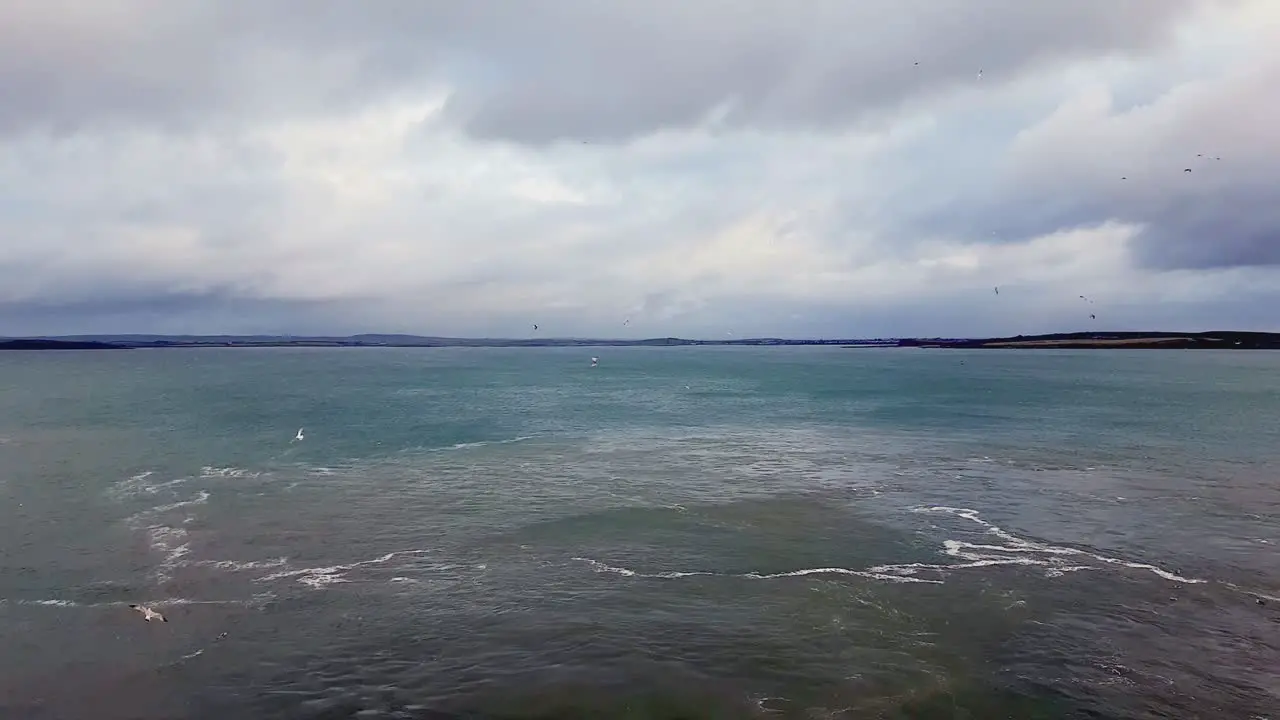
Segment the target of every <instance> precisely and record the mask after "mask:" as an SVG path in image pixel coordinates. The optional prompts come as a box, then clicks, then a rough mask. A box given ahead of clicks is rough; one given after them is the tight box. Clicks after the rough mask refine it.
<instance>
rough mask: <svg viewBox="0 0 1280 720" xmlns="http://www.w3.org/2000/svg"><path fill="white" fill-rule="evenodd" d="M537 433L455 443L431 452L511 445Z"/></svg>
mask: <svg viewBox="0 0 1280 720" xmlns="http://www.w3.org/2000/svg"><path fill="white" fill-rule="evenodd" d="M535 437H537V436H536V435H520V436H518V437H513V438H507V439H505V440H477V441H475V442H462V443H454V444H453V445H449V446H447V447H439V448H431V452H448V451H450V450H470V449H472V448H479V447H486V446H489V445H511V444H512V443H518V442H524V441H526V440H533V439H534V438H535Z"/></svg>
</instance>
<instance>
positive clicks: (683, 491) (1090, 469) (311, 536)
mask: <svg viewBox="0 0 1280 720" xmlns="http://www.w3.org/2000/svg"><path fill="white" fill-rule="evenodd" d="M593 355H595V356H598V357H599V363H598V365H597V366H594V367H593V366H592V364H591V356H593ZM300 429H301V433H300V434H301V439H298V437H299V430H300ZM1278 460H1280V353H1275V352H1267V351H1211V350H1188V351H1179V350H1076V351H1072V350H926V349H907V348H903V349H896V348H893V349H888V348H876V349H846V348H839V347H829V346H828V347H670V348H656V347H626V348H620V347H614V348H412V349H409V348H406V349H394V348H336V349H335V348H274V349H270V348H268V349H246V348H222V349H152V350H119V351H114V350H107V351H53V352H44V351H31V352H25V351H24V352H9V353H3V354H0V718H6V719H9V718H13V719H15V720H44V719H46V718H48V719H52V718H59V719H62V718H70V719H79V718H86V719H99V718H107V719H112V720H115V719H126V718H127V719H129V720H176V719H187V718H189V719H192V720H196V719H199V720H203V719H206V718H208V719H210V720H214V719H216V720H225V719H228V718H235V719H236V720H256V719H258V718H262V719H268V718H281V719H285V718H288V719H293V718H305V719H321V718H323V719H336V718H359V719H361V720H371V719H373V718H387V719H392V718H403V719H409V718H429V719H432V720H445V719H462V718H494V719H497V718H539V719H548V720H549V719H551V718H583V719H585V718H629V719H641V718H665V719H676V718H681V719H694V718H931V719H932V718H946V719H948V720H956V719H959V718H967V719H972V720H985V719H999V718H1010V719H1024V718H1028V719H1041V718H1044V719H1049V718H1055V719H1056V718H1091V719H1101V718H1108V719H1117V720H1119V719H1122V718H1123V719H1129V718H1205V719H1216V718H1224V719H1228V718H1229V719H1231V720H1260V719H1262V718H1271V719H1276V718H1280V553H1278V551H1280V476H1278V475H1277V471H1278V470H1277V469H1278V468H1280V463H1278V462H1277V461H1278ZM131 604H141V605H146V606H150V607H153V608H154V609H156V610H158V611H159V612H161V613H162V614H163V615H164V616H165V618H166V620H167V622H163V623H161V622H148V621H145V620H144V619H143V617H142V615H141V614H139V613H137V612H135V611H134V610H132V609H130V607H129V606H130V605H131Z"/></svg>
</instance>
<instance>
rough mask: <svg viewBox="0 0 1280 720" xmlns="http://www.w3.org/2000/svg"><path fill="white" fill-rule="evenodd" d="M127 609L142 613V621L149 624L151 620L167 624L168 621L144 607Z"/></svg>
mask: <svg viewBox="0 0 1280 720" xmlns="http://www.w3.org/2000/svg"><path fill="white" fill-rule="evenodd" d="M129 607H130V608H132V609H134V610H137V611H138V612H140V613H142V619H143V620H146V621H147V622H151V621H152V620H159V621H160V622H169V621H168V620H166V619H165V617H164V616H163V615H161V614H160V613H158V612H156V611H155V610H152V609H151V608H149V607H146V606H144V605H130V606H129Z"/></svg>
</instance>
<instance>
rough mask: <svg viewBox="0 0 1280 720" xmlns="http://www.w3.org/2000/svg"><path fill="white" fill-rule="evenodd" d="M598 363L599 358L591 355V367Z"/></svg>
mask: <svg viewBox="0 0 1280 720" xmlns="http://www.w3.org/2000/svg"><path fill="white" fill-rule="evenodd" d="M599 363H600V358H598V357H592V358H591V367H595V366H596V365H597V364H599Z"/></svg>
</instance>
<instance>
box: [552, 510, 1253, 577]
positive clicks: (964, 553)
mask: <svg viewBox="0 0 1280 720" xmlns="http://www.w3.org/2000/svg"><path fill="white" fill-rule="evenodd" d="M915 512H921V513H937V514H947V515H952V516H955V517H959V518H963V519H965V520H968V521H970V522H973V523H975V524H977V525H979V526H981V527H983V528H985V531H984V532H985V533H986V534H989V535H991V536H993V537H994V538H997V539H999V540H1001V541H1003V543H1004V544H992V543H973V542H966V541H962V540H953V539H948V540H944V541H943V544H942V552H943V553H944V554H945V555H948V556H950V557H953V558H957V559H959V560H962V561H963V562H958V563H956V562H953V563H922V562H913V563H899V564H889V565H876V566H874V567H869V568H865V569H856V568H841V567H820V568H803V569H798V570H790V571H785V572H776V573H759V572H748V573H723V572H712V571H705V570H695V571H665V572H650V573H641V572H637V571H635V570H632V569H630V568H625V567H619V566H616V565H610V564H608V563H604V562H601V561H599V560H594V559H592V558H587V557H575V558H573V559H574V560H577V561H579V562H585V563H587V564H588V565H590V566H591V568H592V569H593V570H595V571H596V572H600V573H612V574H615V575H621V576H623V577H636V578H648V579H664V580H669V579H677V578H686V577H696V576H715V577H736V578H744V579H748V580H773V579H780V578H789V577H805V576H809V575H849V576H854V577H863V578H868V579H871V580H879V581H883V582H895V583H928V584H940V583H942V582H943V580H942V577H945V575H946V574H948V573H951V572H954V571H957V570H972V569H977V568H985V567H997V566H1003V565H1021V566H1040V567H1045V568H1046V570H1045V575H1046V576H1048V577H1061V576H1062V575H1064V574H1066V573H1071V572H1079V571H1081V570H1098V569H1102V567H1103V566H1106V565H1112V566H1119V567H1124V568H1129V569H1133V570H1145V571H1147V572H1150V573H1153V574H1155V575H1156V576H1158V577H1161V578H1163V579H1165V580H1169V581H1170V582H1177V583H1185V584H1198V583H1204V582H1207V581H1206V580H1203V579H1200V578H1191V577H1186V576H1184V575H1181V574H1178V573H1175V572H1171V571H1169V570H1166V569H1164V568H1160V567H1158V566H1156V565H1152V564H1149V563H1142V562H1133V561H1130V560H1124V559H1121V558H1114V557H1110V556H1107V555H1101V554H1098V553H1093V552H1088V551H1086V550H1080V549H1077V548H1070V547H1060V546H1057V545H1050V544H1047V543H1040V542H1034V541H1031V540H1026V539H1024V538H1020V537H1018V536H1016V535H1014V534H1013V533H1010V532H1008V531H1006V530H1004V529H1003V528H1001V527H999V526H997V525H995V524H993V523H991V522H989V521H987V520H984V519H983V518H982V517H981V516H980V515H979V514H978V511H977V510H972V509H969V508H954V507H946V506H933V507H924V508H916V510H915ZM1082 559H1089V560H1094V561H1097V562H1098V563H1102V565H1087V564H1081V562H1080V561H1081V560H1082ZM922 574H929V575H932V576H931V577H920V575H922ZM1251 594H1254V595H1257V593H1251Z"/></svg>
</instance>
